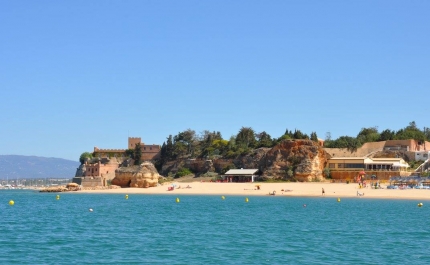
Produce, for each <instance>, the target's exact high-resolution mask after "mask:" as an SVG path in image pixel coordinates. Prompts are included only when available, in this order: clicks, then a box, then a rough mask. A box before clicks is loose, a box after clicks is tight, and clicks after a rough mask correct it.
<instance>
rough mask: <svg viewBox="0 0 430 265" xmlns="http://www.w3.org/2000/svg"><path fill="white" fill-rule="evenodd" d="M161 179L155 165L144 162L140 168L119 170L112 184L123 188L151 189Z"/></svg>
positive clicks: (116, 171)
mask: <svg viewBox="0 0 430 265" xmlns="http://www.w3.org/2000/svg"><path fill="white" fill-rule="evenodd" d="M159 177H160V175H159V174H158V171H157V169H156V168H155V166H154V164H152V163H150V162H144V163H142V164H140V166H130V167H120V168H118V169H117V170H115V178H114V179H112V182H111V183H112V185H117V186H121V187H134V188H149V187H155V186H157V184H158V178H159Z"/></svg>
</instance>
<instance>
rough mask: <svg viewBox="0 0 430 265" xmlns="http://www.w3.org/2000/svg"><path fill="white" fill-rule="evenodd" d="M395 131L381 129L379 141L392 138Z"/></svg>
mask: <svg viewBox="0 0 430 265" xmlns="http://www.w3.org/2000/svg"><path fill="white" fill-rule="evenodd" d="M395 135H396V134H395V132H394V131H391V130H389V129H386V130H383V131H382V132H381V134H380V135H379V139H378V140H379V141H388V140H393V139H394V136H395Z"/></svg>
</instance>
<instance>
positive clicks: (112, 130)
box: [0, 0, 430, 160]
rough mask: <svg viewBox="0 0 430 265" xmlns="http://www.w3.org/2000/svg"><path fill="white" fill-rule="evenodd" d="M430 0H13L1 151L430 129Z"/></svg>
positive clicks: (5, 25)
mask: <svg viewBox="0 0 430 265" xmlns="http://www.w3.org/2000/svg"><path fill="white" fill-rule="evenodd" d="M429 10H430V1H427V0H414V1H404V0H402V1H396V0H385V1H378V0H372V1H370V0H368V1H343V0H338V1H320V0H313V1H301V0H300V1H299V0H297V1H284V0H280V1H254V0H243V1H241V0H235V1H223V0H217V1H200V0H199V1H197V0H196V1H185V0H184V1H177V0H172V1H168V0H165V1H164V0H163V1H158V0H153V1H144V0H129V1H87V0H82V1H79V0H74V1H42V0H40V1H1V2H0V124H1V129H0V154H3V155H6V154H17V155H36V156H46V157H59V158H65V159H71V160H78V158H79V155H80V154H81V153H82V152H85V151H93V148H94V146H98V147H99V148H126V147H127V137H128V136H134V137H141V138H142V141H143V142H145V143H146V144H162V143H163V142H164V141H165V139H166V137H167V136H168V135H169V134H172V135H175V134H177V133H178V132H180V131H183V130H186V129H188V128H190V129H193V130H195V131H196V132H202V131H203V130H210V131H220V132H221V133H222V135H223V137H224V138H225V139H229V137H230V136H231V135H234V134H236V133H237V132H238V131H239V129H240V128H241V127H242V126H245V127H252V128H253V129H254V130H255V131H257V132H261V131H263V130H264V131H266V132H268V133H269V134H271V135H272V137H279V136H281V135H282V134H283V133H284V131H285V129H286V128H288V129H290V130H294V129H295V128H297V129H300V130H301V131H302V132H304V133H307V134H310V133H311V132H312V131H316V132H317V134H318V136H319V138H322V139H324V138H325V135H326V133H327V132H330V133H331V136H332V139H335V138H337V137H339V136H342V135H348V136H356V135H357V133H358V132H359V131H360V129H361V128H363V127H373V126H378V128H379V130H380V131H382V130H384V129H387V128H388V129H392V130H398V129H400V128H403V127H405V126H407V125H408V124H409V122H411V121H415V122H416V124H417V125H418V127H420V128H422V127H424V126H426V127H429V126H430V120H429V119H428V115H429V111H430V106H429V93H428V92H429V85H430V34H429V33H430V16H429Z"/></svg>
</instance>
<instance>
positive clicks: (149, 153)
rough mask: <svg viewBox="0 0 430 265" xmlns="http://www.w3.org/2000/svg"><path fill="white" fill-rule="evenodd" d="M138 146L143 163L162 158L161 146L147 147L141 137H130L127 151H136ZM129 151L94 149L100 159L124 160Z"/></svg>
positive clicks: (95, 154)
mask: <svg viewBox="0 0 430 265" xmlns="http://www.w3.org/2000/svg"><path fill="white" fill-rule="evenodd" d="M137 144H138V145H140V149H141V151H142V157H141V159H142V161H149V160H153V159H156V158H158V157H159V156H160V151H161V146H160V145H155V144H152V145H147V144H145V143H143V142H142V140H141V138H140V137H128V145H127V149H134V148H135V146H136V145H137ZM127 149H100V148H98V147H94V153H93V155H94V157H98V158H112V157H118V158H120V157H121V158H124V157H125V156H126V154H125V152H126V150H127Z"/></svg>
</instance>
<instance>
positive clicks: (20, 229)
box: [0, 190, 430, 264]
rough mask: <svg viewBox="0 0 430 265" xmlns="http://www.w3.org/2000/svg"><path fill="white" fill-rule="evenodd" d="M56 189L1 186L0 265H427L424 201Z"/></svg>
mask: <svg viewBox="0 0 430 265" xmlns="http://www.w3.org/2000/svg"><path fill="white" fill-rule="evenodd" d="M56 195H57V194H47V193H37V192H34V191H29V190H21V191H19V190H17V191H16V190H0V212H1V220H0V222H1V223H0V264H73V263H75V264H430V251H429V250H428V247H429V245H430V232H429V227H430V226H429V224H428V223H429V216H430V201H414V200H382V199H377V200H376V199H366V198H349V199H348V198H344V199H341V202H337V201H336V198H301V197H281V196H265V197H264V196H263V197H248V198H249V202H248V203H246V202H245V197H243V196H226V198H225V200H222V199H221V197H220V196H180V197H179V199H180V202H179V203H176V202H175V199H176V196H173V195H134V194H130V195H129V199H128V200H126V199H125V198H124V197H125V196H124V194H122V195H116V194H115V195H114V194H74V193H62V194H59V195H60V199H59V200H56ZM429 195H430V193H429ZM9 200H14V202H15V205H14V206H10V205H9V204H8V203H9ZM419 202H422V203H423V204H424V206H423V207H421V208H419V207H417V204H418V203H419ZM304 204H306V207H304V206H303V205H304ZM89 208H92V209H93V212H90V211H89Z"/></svg>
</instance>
